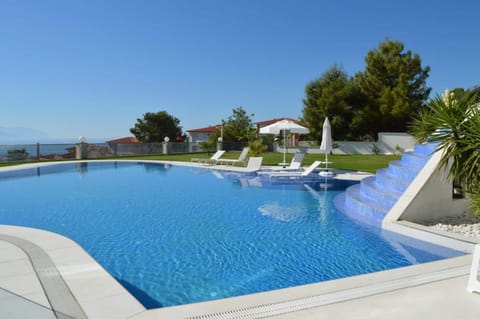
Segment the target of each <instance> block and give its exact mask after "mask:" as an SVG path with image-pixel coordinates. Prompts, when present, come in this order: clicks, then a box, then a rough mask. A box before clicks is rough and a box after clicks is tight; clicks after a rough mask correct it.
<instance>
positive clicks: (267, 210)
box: [258, 202, 307, 222]
mask: <svg viewBox="0 0 480 319" xmlns="http://www.w3.org/2000/svg"><path fill="white" fill-rule="evenodd" d="M258 211H259V212H260V213H262V215H264V216H269V217H272V218H274V219H276V220H279V221H282V222H289V221H292V220H294V219H296V218H299V217H302V216H304V215H305V214H306V213H307V208H306V207H305V206H298V205H297V206H286V205H281V204H280V203H279V202H271V203H266V204H263V205H262V206H260V207H258Z"/></svg>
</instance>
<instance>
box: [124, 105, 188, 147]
mask: <svg viewBox="0 0 480 319" xmlns="http://www.w3.org/2000/svg"><path fill="white" fill-rule="evenodd" d="M130 132H131V133H132V134H133V135H135V137H136V138H137V139H138V140H139V141H140V142H142V143H156V142H163V140H164V138H165V137H168V138H169V139H170V140H171V141H175V140H176V139H177V138H178V137H181V136H183V133H182V127H181V126H180V120H179V119H177V118H176V117H175V116H172V115H170V114H168V113H167V112H166V111H160V112H157V113H152V112H147V113H145V114H144V115H143V119H137V122H136V123H135V126H134V127H132V128H131V129H130Z"/></svg>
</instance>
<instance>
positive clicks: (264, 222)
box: [0, 162, 462, 308]
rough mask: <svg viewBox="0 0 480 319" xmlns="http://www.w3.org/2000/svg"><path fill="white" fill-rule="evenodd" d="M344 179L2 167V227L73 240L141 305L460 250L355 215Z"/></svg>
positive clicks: (95, 166) (166, 169) (117, 167)
mask: <svg viewBox="0 0 480 319" xmlns="http://www.w3.org/2000/svg"><path fill="white" fill-rule="evenodd" d="M348 185H350V184H349V183H346V182H334V181H332V180H320V181H311V182H307V183H299V182H291V181H288V182H287V183H283V182H281V183H273V182H271V181H270V180H269V179H268V178H259V177H256V176H248V175H247V176H243V175H238V174H233V173H220V172H212V171H209V170H205V169H198V168H187V167H179V166H168V165H160V164H146V163H115V162H107V163H88V164H87V163H82V164H60V165H53V166H46V167H41V168H36V169H28V170H19V171H11V172H2V173H0V194H1V195H0V198H1V203H2V205H0V223H1V224H11V225H21V226H30V227H36V228H42V229H46V230H50V231H54V232H57V233H60V234H62V235H65V236H68V237H69V238H72V239H73V240H75V241H76V242H78V243H79V244H80V245H81V246H82V247H84V248H85V249H86V250H87V251H88V252H89V253H90V254H91V255H92V256H93V257H94V258H95V259H96V260H97V261H98V262H100V264H102V266H103V267H104V268H106V269H107V270H108V271H109V272H110V273H111V274H112V275H113V276H114V277H115V278H116V279H117V280H118V281H119V282H121V283H122V284H123V285H124V286H125V287H126V288H127V289H128V290H129V291H130V292H131V293H132V294H134V295H135V296H136V297H137V298H138V299H139V300H140V302H142V303H143V304H144V305H145V306H146V307H147V308H156V307H164V306H172V305H179V304H185V303H193V302H199V301H206V300H212V299H219V298H225V297H231V296H238V295H244V294H249V293H254V292H260V291H268V290H272V289H278V288H285V287H291V286H297V285H302V284H308V283H313V282H320V281H325V280H331V279H336V278H342V277H347V276H353V275H358V274H363V273H369V272H374V271H379V270H384V269H391V268H396V267H402V266H407V265H412V264H416V263H422V262H428V261H433V260H438V259H442V258H447V257H452V256H458V255H461V254H462V253H461V252H457V251H452V250H449V249H446V248H443V247H438V246H433V245H428V244H425V243H422V242H418V241H414V240H412V239H408V238H404V237H400V236H398V235H394V234H392V233H386V232H380V230H379V229H377V228H373V227H370V226H366V225H361V224H358V223H355V222H353V221H352V220H350V219H349V218H348V217H346V216H345V215H343V214H341V213H339V212H338V211H337V210H336V208H335V207H334V204H333V198H334V197H335V196H336V195H338V194H339V193H340V192H341V191H342V190H343V189H344V188H345V187H347V186H348Z"/></svg>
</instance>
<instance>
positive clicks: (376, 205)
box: [335, 144, 437, 227]
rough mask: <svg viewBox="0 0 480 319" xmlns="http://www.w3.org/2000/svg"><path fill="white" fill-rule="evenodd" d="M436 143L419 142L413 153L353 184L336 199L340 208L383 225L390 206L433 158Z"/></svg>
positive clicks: (366, 221)
mask: <svg viewBox="0 0 480 319" xmlns="http://www.w3.org/2000/svg"><path fill="white" fill-rule="evenodd" d="M436 146H437V145H436V144H417V145H415V149H414V151H413V152H407V153H404V154H403V155H402V158H401V159H400V160H398V161H393V162H390V164H389V166H388V168H384V169H380V170H378V171H377V173H376V175H374V176H370V177H367V178H365V179H363V180H362V181H361V183H360V184H356V185H353V186H350V187H349V188H347V189H346V190H345V192H343V193H342V194H340V195H338V196H337V198H336V199H335V205H336V206H337V208H338V209H339V210H340V211H342V212H343V213H345V214H346V215H348V216H350V217H351V218H353V219H357V220H360V221H361V222H363V223H367V224H370V225H374V226H378V227H381V224H382V220H383V218H384V217H385V215H386V214H387V213H388V211H389V210H390V208H392V207H393V205H395V203H396V202H397V200H398V199H399V198H400V196H401V195H402V194H403V192H404V191H405V190H406V189H407V187H408V185H409V184H410V183H411V182H412V181H413V180H414V179H415V177H416V176H417V174H418V173H419V172H420V170H421V169H422V168H423V166H424V165H425V163H426V162H427V161H428V160H429V159H430V157H431V154H432V153H433V152H434V151H435V148H436Z"/></svg>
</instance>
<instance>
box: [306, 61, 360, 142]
mask: <svg viewBox="0 0 480 319" xmlns="http://www.w3.org/2000/svg"><path fill="white" fill-rule="evenodd" d="M353 91H354V89H353V86H352V80H351V79H349V77H348V75H347V73H346V72H345V71H343V70H342V69H341V68H340V67H338V66H336V65H334V66H332V67H331V68H330V69H328V70H327V71H325V73H323V74H322V76H321V77H320V78H318V79H316V80H313V81H312V82H310V83H308V84H307V87H306V88H305V98H304V99H303V104H304V108H303V121H304V122H306V123H307V125H308V126H309V128H310V134H311V135H312V136H313V137H314V138H315V139H316V140H319V141H320V139H321V137H322V125H323V121H324V120H325V117H327V116H328V117H329V120H330V124H331V126H332V134H333V135H334V136H335V137H336V138H337V139H343V138H348V137H349V136H348V135H349V134H348V133H349V130H348V127H349V123H350V121H351V118H352V111H351V103H352V102H353V101H352V97H353Z"/></svg>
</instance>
